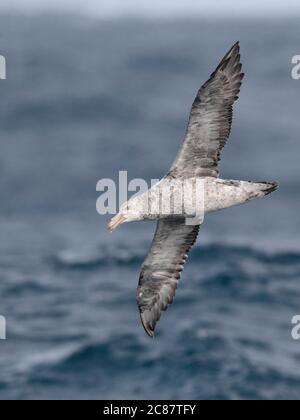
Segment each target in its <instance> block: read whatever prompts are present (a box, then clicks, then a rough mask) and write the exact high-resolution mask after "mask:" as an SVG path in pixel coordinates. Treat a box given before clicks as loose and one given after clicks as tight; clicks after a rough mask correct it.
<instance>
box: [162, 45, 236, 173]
mask: <svg viewBox="0 0 300 420" xmlns="http://www.w3.org/2000/svg"><path fill="white" fill-rule="evenodd" d="M239 51H240V48H239V43H236V44H235V45H234V46H233V47H232V48H231V50H230V51H229V52H228V53H227V54H226V55H225V57H224V58H223V60H222V61H221V63H220V64H219V66H218V67H217V69H216V70H215V72H214V73H213V74H212V75H211V77H210V79H209V80H208V81H207V82H206V83H205V84H204V85H203V86H202V88H201V89H200V90H199V92H198V94H197V96H196V99H195V101H194V103H193V106H192V110H191V114H190V119H189V123H188V127H187V132H186V135H185V138H184V142H183V145H182V148H181V149H180V151H179V153H178V155H177V157H176V159H175V161H174V163H173V165H172V167H171V169H170V172H169V174H168V175H170V176H173V177H184V178H187V177H193V176H200V177H201V176H203V177H204V176H211V177H218V175H219V172H218V161H219V160H220V154H221V150H222V149H223V147H224V145H225V143H226V141H227V138H228V137H229V134H230V129H231V123H232V106H233V103H234V102H235V100H236V99H238V95H239V92H240V87H241V84H242V79H243V77H244V74H243V73H242V72H241V68H242V65H241V63H240V53H239Z"/></svg>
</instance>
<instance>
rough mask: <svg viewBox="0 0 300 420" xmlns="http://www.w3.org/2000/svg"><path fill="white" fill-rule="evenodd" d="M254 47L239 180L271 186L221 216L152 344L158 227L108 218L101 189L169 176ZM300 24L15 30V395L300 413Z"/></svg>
mask: <svg viewBox="0 0 300 420" xmlns="http://www.w3.org/2000/svg"><path fill="white" fill-rule="evenodd" d="M237 40H240V42H241V52H242V61H243V64H244V71H245V73H246V78H245V81H244V83H243V87H242V92H241V96H240V100H239V101H238V103H237V105H236V107H235V114H234V123H233V131H232V136H231V139H230V141H229V142H228V145H227V146H226V148H225V150H224V153H223V159H222V162H221V175H222V176H223V177H224V178H233V179H244V180H256V181H272V180H277V181H278V182H279V184H280V188H279V190H278V191H277V192H276V193H274V194H272V195H270V196H268V197H267V198H265V199H263V200H258V201H254V202H251V203H249V204H247V205H245V206H243V207H236V208H232V209H228V210H226V211H223V212H220V213H217V214H213V215H210V216H208V217H207V218H206V220H205V223H204V225H203V227H202V228H201V230H200V234H199V238H198V242H197V245H196V246H195V247H194V249H193V251H192V252H191V254H190V258H189V260H188V263H187V265H186V268H185V271H184V272H183V275H182V279H181V282H180V286H179V289H178V292H177V296H176V299H175V301H174V304H173V305H172V306H171V307H170V308H169V309H168V311H167V312H166V313H164V314H163V316H162V318H161V321H160V322H159V324H158V328H157V334H156V337H155V339H150V338H149V337H147V336H146V335H145V333H144V331H143V328H142V326H141V324H140V320H139V314H138V310H137V306H136V301H135V293H136V286H137V281H138V276H139V270H140V266H141V263H142V261H143V259H144V257H145V255H146V253H147V250H148V247H149V245H150V242H151V240H152V236H153V232H154V228H155V223H152V222H143V223H132V224H127V225H123V226H122V227H121V228H120V229H119V230H118V231H116V232H115V233H114V234H113V235H110V234H109V233H108V232H107V231H106V229H105V226H106V223H107V221H108V219H109V216H103V217H101V216H99V215H98V214H97V212H96V200H97V198H98V196H99V193H97V192H96V183H97V181H98V180H99V179H101V178H113V179H116V180H118V173H119V171H120V170H127V171H128V176H129V179H132V178H144V179H146V180H147V181H150V179H152V178H160V177H161V176H163V175H164V173H165V172H166V171H167V169H168V167H169V166H170V164H171V162H172V160H173V159H174V157H175V155H176V152H177V150H178V147H179V145H180V143H181V139H182V137H183V135H184V131H185V127H186V121H187V117H188V113H189V110H190V106H191V103H192V101H193V99H194V96H195V94H196V91H197V89H198V88H199V87H200V86H201V84H202V83H203V82H204V81H205V80H206V79H207V78H208V76H209V74H210V73H211V72H212V71H213V70H214V68H215V66H216V65H217V63H218V61H219V59H220V58H221V57H222V56H223V55H224V53H225V52H226V51H227V50H228V49H229V47H230V46H231V45H232V44H233V43H234V42H236V41H237ZM299 48H300V46H299V22H298V21H297V20H290V21H287V20H282V21H280V20H271V19H269V20H266V19H260V20H243V21H238V20H236V21H235V20H233V21H228V20H204V19H202V20H199V19H198V20H197V19H191V20H189V21H184V20H177V21H171V20H169V21H167V20H160V21H151V20H144V21H143V20H115V21H100V20H94V19H90V18H83V17H79V16H71V15H70V16H55V15H40V16H38V15H37V16H31V17H30V16H21V15H9V14H7V15H0V54H3V55H5V57H6V60H7V80H5V81H4V80H2V81H0V92H1V112H0V144H1V149H0V194H1V200H0V232H1V240H0V314H1V315H4V316H5V317H6V320H7V340H6V341H0V372H1V374H0V398H1V399H2V400H4V399H24V400H25V399H160V398H162V399H178V400H179V399H224V400H228V399H297V400H298V399H299V397H300V342H298V341H294V340H293V339H292V337H291V329H292V324H291V319H292V317H293V316H294V315H296V314H299V313H300V243H299V237H300V235H299V233H300V217H299V215H300V199H299V191H300V176H299V175H300V173H299V157H300V138H299V133H300V125H299V109H300V81H296V80H293V79H292V77H291V69H292V65H291V58H292V56H294V55H296V54H300V51H299Z"/></svg>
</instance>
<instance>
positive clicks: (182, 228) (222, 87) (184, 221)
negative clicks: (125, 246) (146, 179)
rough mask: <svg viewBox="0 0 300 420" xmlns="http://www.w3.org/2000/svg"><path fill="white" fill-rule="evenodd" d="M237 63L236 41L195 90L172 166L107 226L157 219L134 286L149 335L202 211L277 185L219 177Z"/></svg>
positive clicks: (264, 192) (173, 286)
mask: <svg viewBox="0 0 300 420" xmlns="http://www.w3.org/2000/svg"><path fill="white" fill-rule="evenodd" d="M241 68H242V65H241V63H240V54H239V44H238V43H237V44H235V45H234V46H233V47H232V48H231V49H230V51H229V52H228V53H227V54H226V55H225V57H224V58H223V60H222V61H221V62H220V64H219V66H218V67H217V69H216V70H215V72H214V73H213V74H212V75H211V77H210V79H209V80H208V81H207V82H206V83H205V84H204V85H203V86H202V88H201V89H200V90H199V91H198V94H197V96H196V99H195V101H194V103H193V106H192V110H191V114H190V118H189V123H188V127H187V131H186V135H185V138H184V142H183V145H182V147H181V149H180V150H179V153H178V155H177V157H176V159H175V161H174V163H173V165H172V166H171V169H170V171H169V172H168V173H167V175H166V176H165V177H164V178H163V179H162V180H161V181H160V182H159V183H158V184H156V185H155V186H154V187H152V188H151V189H150V190H148V191H147V192H146V193H144V194H141V195H140V196H138V197H135V198H133V199H131V200H129V201H128V202H127V203H125V204H124V205H123V206H121V209H120V212H119V214H118V215H117V216H115V217H114V218H113V219H112V220H111V222H110V224H109V226H108V227H109V229H110V230H113V229H115V228H116V227H117V226H118V225H119V224H121V223H123V222H129V221H137V220H145V219H155V220H158V222H157V228H156V232H155V235H154V239H153V242H152V245H151V248H150V250H149V253H148V255H147V257H146V259H145V261H144V263H143V265H142V269H141V274H140V279H139V286H138V289H137V302H138V306H139V309H140V315H141V320H142V323H143V326H144V328H145V330H146V332H147V334H149V335H150V336H153V335H154V330H155V326H156V323H157V321H158V320H159V318H160V316H161V313H162V311H164V310H165V309H166V308H167V307H168V305H169V304H170V303H172V301H173V299H174V296H175V292H176V288H177V286H178V282H179V278H180V273H181V271H182V270H183V266H184V263H185V261H186V259H187V254H188V252H189V250H190V249H191V247H192V246H193V244H194V243H195V241H196V239H197V235H198V232H199V227H200V224H201V223H202V221H203V218H204V216H205V214H206V213H209V212H213V211H217V210H221V209H224V208H228V207H232V206H235V205H238V204H243V203H246V202H248V201H250V200H253V199H256V198H259V197H263V196H265V195H267V194H269V193H271V192H272V191H274V190H275V189H276V187H277V184H276V183H275V182H260V183H257V182H246V181H235V180H223V179H220V178H218V176H219V171H218V162H219V160H220V155H221V150H222V149H223V147H224V145H225V143H226V141H227V138H228V137H229V134H230V129H231V123H232V106H233V103H234V102H235V100H236V99H237V98H238V95H239V92H240V87H241V81H242V79H243V77H244V74H243V73H242V72H241ZM185 183H191V184H192V187H191V189H187V190H186V189H184V188H183V184H185ZM182 191H184V193H183V194H182V193H181V192H182ZM178 197H181V199H179V198H178Z"/></svg>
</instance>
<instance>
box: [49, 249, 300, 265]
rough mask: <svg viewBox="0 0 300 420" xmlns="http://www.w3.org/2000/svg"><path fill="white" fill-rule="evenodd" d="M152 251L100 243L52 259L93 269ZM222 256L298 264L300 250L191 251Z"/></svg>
mask: <svg viewBox="0 0 300 420" xmlns="http://www.w3.org/2000/svg"><path fill="white" fill-rule="evenodd" d="M147 252H148V248H147V247H146V246H142V247H141V248H139V249H137V248H126V249H125V248H122V247H116V248H114V249H112V248H109V247H107V248H106V247H99V248H98V250H96V252H95V251H91V252H87V253H84V252H82V251H76V250H72V249H68V250H64V251H61V252H59V253H58V254H56V255H53V256H51V257H50V261H51V262H52V263H53V264H54V265H55V266H56V267H57V268H62V269H78V270H89V269H95V268H99V267H103V266H124V265H125V266H129V267H131V266H136V265H140V264H141V263H142V261H143V259H144V258H145V256H146V254H147ZM218 258H220V259H221V258H222V260H225V261H226V260H230V259H235V258H245V259H252V260H255V261H257V262H262V263H265V264H274V263H276V264H282V265H289V264H297V263H300V252H298V251H265V250H262V249H258V248H254V247H251V246H248V245H230V244H218V243H211V244H207V245H198V246H196V247H195V248H194V249H193V250H192V253H191V258H190V259H191V262H192V263H195V262H210V261H211V260H216V259H218Z"/></svg>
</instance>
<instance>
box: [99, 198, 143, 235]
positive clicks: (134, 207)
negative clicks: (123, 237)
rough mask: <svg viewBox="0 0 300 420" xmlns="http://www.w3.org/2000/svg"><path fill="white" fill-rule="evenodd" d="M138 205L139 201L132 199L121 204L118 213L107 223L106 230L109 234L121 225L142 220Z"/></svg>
mask: <svg viewBox="0 0 300 420" xmlns="http://www.w3.org/2000/svg"><path fill="white" fill-rule="evenodd" d="M136 198H138V197H136ZM138 204H139V200H136V199H134V198H133V199H131V200H129V201H126V203H124V204H122V206H121V207H120V211H119V213H118V214H117V215H116V216H114V217H113V218H112V219H111V220H110V222H109V223H108V225H107V229H108V230H109V231H110V232H112V231H114V230H115V229H116V228H117V227H119V226H120V225H121V224H122V223H125V222H136V221H138V220H143V218H144V216H143V212H142V211H140V209H139V205H138Z"/></svg>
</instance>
